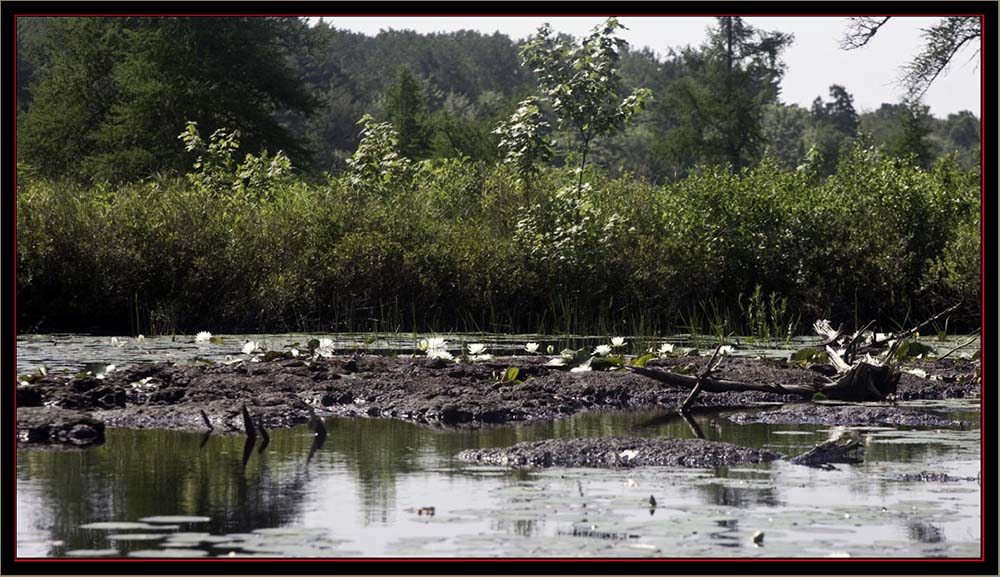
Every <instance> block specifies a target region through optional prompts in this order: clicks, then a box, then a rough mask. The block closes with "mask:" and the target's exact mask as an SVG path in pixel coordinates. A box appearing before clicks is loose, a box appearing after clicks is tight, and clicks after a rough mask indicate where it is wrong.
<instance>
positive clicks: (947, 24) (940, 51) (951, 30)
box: [901, 16, 982, 99]
mask: <svg viewBox="0 0 1000 577" xmlns="http://www.w3.org/2000/svg"><path fill="white" fill-rule="evenodd" d="M981 34H982V23H981V22H980V20H979V18H978V17H976V16H953V17H949V18H945V19H943V20H941V22H939V23H938V24H936V25H935V26H932V27H931V28H926V29H924V31H923V37H924V38H925V39H926V41H927V44H926V46H925V47H924V50H923V51H922V52H921V53H920V54H918V55H917V56H916V57H915V58H914V59H913V62H911V63H910V64H908V65H906V66H905V67H904V68H903V75H902V78H901V80H902V83H903V85H904V86H906V89H907V93H908V95H909V97H910V98H911V99H919V98H920V97H922V96H923V95H924V93H925V92H927V89H928V88H930V86H931V84H933V83H934V81H935V80H937V78H938V76H940V75H941V74H942V73H944V72H946V71H947V70H948V65H949V64H950V63H951V59H952V58H954V56H955V54H957V53H958V51H959V50H961V49H962V48H963V47H964V46H965V45H966V44H969V43H970V42H972V41H974V40H977V39H978V38H979V37H980V35H981ZM976 49H977V52H978V49H979V47H978V45H976Z"/></svg>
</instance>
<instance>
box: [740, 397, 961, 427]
mask: <svg viewBox="0 0 1000 577" xmlns="http://www.w3.org/2000/svg"><path fill="white" fill-rule="evenodd" d="M727 418H728V419H729V420H730V421H732V422H734V423H736V424H739V425H747V424H751V423H764V424H768V425H805V424H814V425H842V426H845V427H865V426H867V427H871V426H886V427H967V426H968V425H969V423H967V422H965V421H955V420H952V419H946V418H944V417H941V416H939V415H935V414H933V413H924V412H921V411H914V410H912V409H905V408H901V407H893V406H870V405H827V404H815V403H794V404H787V405H782V406H781V407H779V408H777V409H774V410H766V411H759V412H754V413H750V412H747V413H736V414H734V415H729V416H728V417H727Z"/></svg>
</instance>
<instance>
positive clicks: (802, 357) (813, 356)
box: [791, 347, 830, 364]
mask: <svg viewBox="0 0 1000 577" xmlns="http://www.w3.org/2000/svg"><path fill="white" fill-rule="evenodd" d="M791 360H793V361H799V362H802V361H804V362H806V363H813V364H822V363H828V362H830V355H828V354H826V353H825V352H824V351H821V350H819V349H816V348H813V347H806V348H804V349H801V350H799V351H797V352H796V353H795V354H793V355H792V358H791Z"/></svg>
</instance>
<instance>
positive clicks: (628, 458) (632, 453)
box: [618, 449, 639, 481]
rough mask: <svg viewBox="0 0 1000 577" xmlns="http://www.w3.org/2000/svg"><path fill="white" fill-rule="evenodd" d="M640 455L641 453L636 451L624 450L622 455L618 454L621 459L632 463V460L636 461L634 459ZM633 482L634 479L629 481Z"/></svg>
mask: <svg viewBox="0 0 1000 577" xmlns="http://www.w3.org/2000/svg"><path fill="white" fill-rule="evenodd" d="M638 454H639V451H636V450H635V449H625V450H624V451H622V452H621V453H618V456H619V457H620V458H622V459H625V460H626V461H631V460H632V459H634V458H635V457H636V456H637V455H638ZM631 480H632V479H629V481H631Z"/></svg>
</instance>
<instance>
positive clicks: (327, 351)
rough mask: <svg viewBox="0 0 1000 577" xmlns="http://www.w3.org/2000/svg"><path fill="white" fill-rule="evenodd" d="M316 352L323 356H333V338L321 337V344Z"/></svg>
mask: <svg viewBox="0 0 1000 577" xmlns="http://www.w3.org/2000/svg"><path fill="white" fill-rule="evenodd" d="M316 354H317V355H319V356H321V357H326V358H329V357H332V356H333V339H320V340H319V346H318V347H316Z"/></svg>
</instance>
